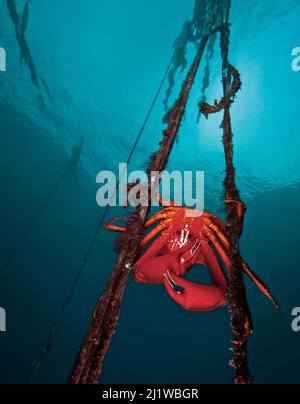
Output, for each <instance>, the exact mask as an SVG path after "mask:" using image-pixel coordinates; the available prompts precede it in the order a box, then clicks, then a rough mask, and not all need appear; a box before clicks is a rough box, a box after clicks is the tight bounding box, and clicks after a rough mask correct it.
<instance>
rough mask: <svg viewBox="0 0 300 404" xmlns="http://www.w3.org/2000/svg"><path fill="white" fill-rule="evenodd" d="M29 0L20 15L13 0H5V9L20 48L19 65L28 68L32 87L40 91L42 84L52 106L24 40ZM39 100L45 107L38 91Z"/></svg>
mask: <svg viewBox="0 0 300 404" xmlns="http://www.w3.org/2000/svg"><path fill="white" fill-rule="evenodd" d="M30 2H31V0H27V2H26V4H25V7H24V10H23V13H22V14H21V15H19V14H18V11H17V7H16V2H15V0H6V4H7V9H8V12H9V16H10V19H11V21H12V23H13V25H14V27H15V32H16V39H17V42H18V44H19V47H20V63H21V64H22V63H25V65H26V66H27V67H28V69H29V71H30V75H31V81H32V83H33V85H34V86H35V87H36V88H37V89H38V90H39V91H40V82H41V83H42V84H43V86H44V87H45V90H46V94H47V96H48V98H49V99H50V101H51V102H52V104H54V101H53V98H52V95H51V92H50V89H49V86H48V84H47V83H46V81H45V80H44V79H43V78H42V77H40V75H39V73H38V71H37V68H36V65H35V63H34V60H33V57H32V54H31V51H30V48H29V45H28V43H27V40H26V35H25V33H26V29H27V26H28V20H29V4H30ZM40 99H41V103H42V105H43V106H44V107H45V102H44V98H43V95H42V93H41V91H40Z"/></svg>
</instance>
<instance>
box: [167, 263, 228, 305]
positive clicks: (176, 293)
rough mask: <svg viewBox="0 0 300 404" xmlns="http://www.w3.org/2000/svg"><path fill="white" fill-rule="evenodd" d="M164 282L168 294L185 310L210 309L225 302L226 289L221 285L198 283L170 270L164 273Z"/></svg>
mask: <svg viewBox="0 0 300 404" xmlns="http://www.w3.org/2000/svg"><path fill="white" fill-rule="evenodd" d="M164 284H165V287H166V290H167V292H168V294H169V296H170V297H171V298H172V299H173V300H174V301H175V302H176V303H177V304H179V306H181V307H182V308H183V309H185V310H190V311H210V310H214V309H216V308H217V307H223V306H225V305H226V304H227V298H226V289H225V288H223V287H221V286H217V285H199V284H197V283H194V282H191V281H188V280H186V279H183V278H181V277H179V276H177V275H175V274H174V273H172V272H170V271H167V272H166V273H165V275H164ZM179 289H180V290H179Z"/></svg>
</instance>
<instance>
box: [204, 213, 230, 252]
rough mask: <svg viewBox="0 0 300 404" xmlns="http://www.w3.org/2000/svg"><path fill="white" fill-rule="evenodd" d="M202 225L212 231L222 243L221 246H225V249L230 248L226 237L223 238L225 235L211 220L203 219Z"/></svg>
mask: <svg viewBox="0 0 300 404" xmlns="http://www.w3.org/2000/svg"><path fill="white" fill-rule="evenodd" d="M204 224H205V225H206V226H207V227H208V228H209V229H212V230H213V231H214V232H215V233H216V234H217V236H218V237H219V239H220V240H221V241H222V243H223V245H224V246H225V248H226V249H229V247H230V243H229V241H228V239H227V237H226V236H225V234H224V233H223V231H222V230H220V228H219V226H217V225H216V224H215V223H214V222H213V221H212V220H211V219H205V220H204Z"/></svg>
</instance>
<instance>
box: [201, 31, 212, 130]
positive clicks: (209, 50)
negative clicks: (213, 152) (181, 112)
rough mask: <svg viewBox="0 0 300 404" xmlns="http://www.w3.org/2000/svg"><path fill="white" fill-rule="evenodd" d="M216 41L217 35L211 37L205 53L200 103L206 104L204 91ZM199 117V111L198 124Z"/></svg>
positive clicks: (208, 81)
mask: <svg viewBox="0 0 300 404" xmlns="http://www.w3.org/2000/svg"><path fill="white" fill-rule="evenodd" d="M216 39H217V35H212V36H211V37H210V39H209V42H208V44H207V53H206V60H205V61H206V64H205V67H204V77H203V80H202V88H201V101H200V103H203V102H206V101H207V98H206V91H207V89H208V88H209V86H210V75H211V71H210V63H211V61H212V59H213V56H214V49H215V44H216ZM200 117H201V111H200V110H199V114H198V123H199V121H200Z"/></svg>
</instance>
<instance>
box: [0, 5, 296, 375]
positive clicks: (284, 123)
mask: <svg viewBox="0 0 300 404" xmlns="http://www.w3.org/2000/svg"><path fill="white" fill-rule="evenodd" d="M13 5H15V9H14V8H13ZM193 8H194V0H163V1H159V0H142V1H141V0H114V1H105V0H86V1H85V2H83V1H82V0H43V1H38V0H31V1H29V2H27V1H25V0H16V1H15V2H14V1H12V2H11V1H6V0H0V34H1V36H0V47H3V48H4V49H5V50H6V57H7V71H6V72H0V89H1V91H0V125H1V133H0V183H1V194H0V195H1V197H0V212H1V213H0V229H1V233H0V234H1V236H0V237H1V241H0V242H1V244H0V307H3V308H5V310H6V313H7V332H6V333H0V357H1V362H0V383H26V382H28V380H29V379H30V376H31V374H32V371H33V369H34V366H35V364H36V361H37V360H38V358H39V355H40V353H41V350H42V348H43V346H44V345H45V342H46V341H47V338H48V335H49V332H50V330H51V328H52V327H53V324H54V323H55V321H56V319H57V316H58V314H59V311H60V309H61V305H62V303H63V302H64V300H65V298H66V295H68V293H69V292H70V288H71V287H72V284H73V281H74V277H75V274H76V272H77V270H78V267H79V265H80V262H81V261H82V259H83V257H84V255H85V253H86V250H87V248H88V246H89V244H90V241H91V239H92V237H93V235H94V234H95V231H96V227H97V223H98V222H99V220H100V217H101V215H102V214H103V209H101V208H100V207H98V206H97V204H96V198H95V196H96V192H97V189H98V188H97V184H96V175H97V173H98V172H99V171H101V170H113V171H115V172H117V169H118V164H119V163H120V162H125V161H126V160H127V158H128V155H129V153H130V150H131V148H132V145H133V143H134V141H135V139H136V136H137V133H138V132H139V130H140V127H141V125H142V123H143V121H144V119H145V115H146V114H147V112H148V110H149V106H150V105H151V103H152V100H153V97H154V95H155V93H156V91H157V88H158V86H159V83H160V82H161V79H162V77H163V75H164V73H165V71H166V68H167V66H168V64H169V61H170V58H171V56H172V52H173V43H174V40H175V39H176V38H177V37H178V34H179V33H180V30H181V28H182V26H183V24H184V22H185V21H187V20H189V19H190V18H191V17H192V15H193ZM14 10H16V11H17V12H18V13H19V14H22V13H23V21H24V26H23V27H21V28H20V27H18V28H17V29H16V19H14V15H15V14H14V12H13V11H14ZM299 18H300V2H299V1H298V0H272V1H271V0H254V1H251V2H250V1H249V0H233V2H232V9H231V17H230V20H231V23H232V26H231V47H230V60H231V63H232V64H233V65H234V66H236V67H237V68H238V69H239V71H240V73H241V77H242V80H243V88H242V91H241V92H240V93H239V94H238V96H237V99H236V102H235V103H234V105H233V107H232V125H233V131H234V135H235V137H234V146H235V165H236V169H237V180H238V185H239V188H240V190H241V196H242V199H243V200H244V201H245V202H246V204H247V205H248V212H247V216H246V222H245V227H244V234H243V238H242V244H241V251H242V255H243V257H244V258H245V260H246V261H247V262H248V263H249V264H250V266H251V267H252V269H253V270H254V271H255V272H256V273H258V274H259V275H260V277H261V278H262V279H263V280H264V281H265V282H266V284H267V285H269V287H270V288H271V290H272V292H273V293H274V295H275V296H276V297H277V299H278V300H279V302H280V304H281V310H280V311H279V312H277V311H276V310H274V309H273V307H272V305H271V304H270V303H269V302H268V301H267V300H266V299H265V298H264V296H263V295H262V294H261V293H259V292H258V291H257V289H256V288H255V287H254V286H253V285H252V284H251V282H248V280H246V283H247V291H248V300H249V304H250V307H251V310H252V314H253V319H254V323H255V329H256V332H255V334H254V335H253V336H252V337H251V338H250V341H249V364H250V371H251V375H252V377H253V381H254V382H255V383H298V382H299V366H300V350H299V342H300V334H297V333H294V332H293V331H292V329H291V321H292V317H291V311H292V309H293V308H294V307H297V306H300V295H299V285H300V271H299V269H300V268H299V265H298V258H299V256H298V248H299V247H298V243H299V230H298V226H299V225H300V219H299V206H300V163H299V150H300V137H299V133H298V126H297V120H298V119H299V118H298V117H299V103H300V101H299V94H300V72H299V73H297V72H294V71H293V70H292V69H291V62H292V57H291V50H292V49H293V48H294V47H297V46H300V32H299ZM22 30H23V31H22ZM24 38H26V41H25V39H24ZM20 49H21V59H23V63H20ZM22 52H23V54H22ZM193 55H194V53H193V48H192V47H191V48H190V49H189V52H188V58H189V62H190V61H191V60H192V57H193ZM24 61H25V63H24ZM204 68H205V62H204V61H203V63H202V64H201V68H200V70H199V72H198V75H197V80H196V82H195V84H194V86H193V90H192V93H191V96H190V99H189V103H188V107H187V111H186V113H185V117H184V121H183V124H182V126H181V130H180V134H179V141H178V143H177V144H176V145H175V148H174V150H173V153H172V156H171V158H170V161H169V165H168V169H169V170H170V171H172V170H175V169H176V170H180V171H183V170H203V171H205V209H206V210H208V211H210V212H213V213H215V214H217V215H219V216H221V217H224V215H225V212H224V207H223V201H222V199H223V188H222V182H223V177H224V167H225V165H224V154H223V148H222V143H221V137H222V131H221V129H220V128H219V126H220V122H221V115H220V114H216V116H213V117H210V118H209V120H205V119H204V118H203V117H201V118H200V120H199V122H198V109H197V104H198V102H199V101H200V98H201V88H202V87H203V83H202V79H203V72H204ZM220 72H221V70H220V57H219V41H218V40H217V41H216V44H215V52H214V56H213V57H212V59H211V61H210V86H209V88H208V90H207V94H206V96H207V99H208V100H209V101H213V100H214V99H215V98H220V91H221V82H220V81H221V76H220ZM185 74H186V70H185V71H184V72H182V73H181V74H179V73H178V75H177V76H176V86H175V88H174V90H173V93H172V96H171V99H170V101H169V104H170V105H171V103H172V101H174V99H175V98H176V94H178V89H179V85H180V84H181V83H182V80H183V79H184V77H185ZM167 85H168V84H167V82H166V83H165V84H164V87H163V89H162V91H161V93H160V95H159V99H158V100H157V102H156V104H155V107H154V109H153V112H152V114H151V116H150V119H149V121H148V122H147V125H146V127H145V130H144V133H143V136H142V138H141V142H140V143H139V145H138V147H137V150H136V153H135V154H134V157H133V158H132V161H131V164H130V170H136V169H145V167H146V163H147V159H148V156H149V155H151V153H153V152H154V151H155V150H156V149H157V144H158V142H159V140H160V138H161V131H162V129H163V127H164V126H163V123H162V118H163V116H164V114H165V107H164V103H163V101H164V98H165V92H166V89H167ZM120 213H121V214H124V211H122V210H120V209H118V208H112V209H111V210H110V212H109V215H108V218H113V217H114V216H116V215H118V214H120ZM115 237H116V235H114V234H111V233H109V232H105V231H104V230H101V231H100V232H99V234H98V236H97V243H96V248H94V249H93V251H92V254H91V255H90V257H89V260H88V263H87V265H86V267H85V268H84V271H83V273H82V276H81V278H80V282H79V284H78V286H77V287H76V289H75V292H74V294H73V296H72V299H71V301H70V303H69V305H68V306H67V308H66V311H65V312H64V316H63V318H62V321H61V323H60V325H59V327H58V329H57V331H56V333H55V336H54V339H53V342H52V345H51V347H48V350H49V352H47V355H45V358H44V360H43V363H42V365H41V367H40V369H39V372H38V374H37V375H36V377H35V380H34V382H35V383H65V382H66V380H67V377H68V375H69V372H70V370H71V369H72V366H73V363H74V360H75V357H76V354H77V352H78V350H79V347H80V344H81V342H82V341H83V338H84V336H85V334H86V331H87V329H88V326H89V323H90V321H91V314H92V310H93V307H94V305H95V303H96V301H97V299H98V297H99V296H100V294H101V293H102V291H103V289H104V287H105V285H106V282H107V280H108V278H109V276H110V274H111V271H112V269H113V265H114V263H115V260H116V254H115V252H114V249H113V245H114V240H115ZM193 276H194V279H198V280H200V279H203V276H204V275H203V274H201V273H196V274H194V275H193ZM230 338H231V332H230V324H229V318H228V312H227V310H226V309H219V310H216V311H214V312H209V313H192V312H186V311H183V310H182V309H180V308H179V307H178V306H177V305H176V304H175V303H174V302H172V301H171V300H170V299H169V297H168V296H167V294H166V293H165V291H164V289H163V287H159V286H158V287H155V286H147V285H141V284H135V283H134V282H133V281H132V280H131V279H130V281H129V282H128V286H127V289H126V293H125V298H124V302H123V307H122V312H121V317H120V322H119V325H118V328H117V332H116V334H115V336H114V338H113V341H112V345H111V349H110V351H109V353H108V355H107V358H106V361H105V365H104V370H103V374H102V378H101V383H230V382H231V380H232V369H231V368H230V367H229V366H228V361H229V359H230V357H231V353H230V351H229V349H230V342H229V341H230Z"/></svg>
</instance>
